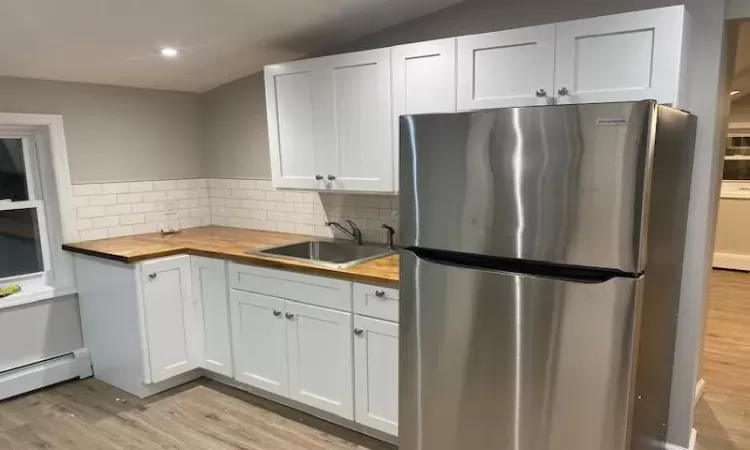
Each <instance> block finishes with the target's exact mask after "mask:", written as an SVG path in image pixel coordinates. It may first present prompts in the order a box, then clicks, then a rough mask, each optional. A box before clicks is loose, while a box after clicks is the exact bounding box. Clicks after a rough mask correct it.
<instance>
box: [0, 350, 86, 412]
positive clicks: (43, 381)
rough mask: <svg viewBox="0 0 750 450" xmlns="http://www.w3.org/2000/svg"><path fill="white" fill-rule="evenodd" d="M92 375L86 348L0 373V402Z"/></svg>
mask: <svg viewBox="0 0 750 450" xmlns="http://www.w3.org/2000/svg"><path fill="white" fill-rule="evenodd" d="M91 375H92V371H91V357H90V356H89V351H88V350H86V349H85V348H81V349H78V350H75V351H73V352H71V353H67V354H64V355H60V356H57V357H54V358H50V359H46V360H44V361H39V362H36V363H32V364H27V365H25V366H21V367H17V368H15V369H9V370H6V371H4V372H2V373H0V400H5V399H7V398H10V397H15V396H16V395H21V394H24V393H26V392H31V391H34V390H36V389H40V388H43V387H45V386H49V385H51V384H55V383H60V382H62V381H67V380H71V379H73V378H88V377H90V376H91Z"/></svg>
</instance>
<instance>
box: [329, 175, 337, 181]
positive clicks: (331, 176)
mask: <svg viewBox="0 0 750 450" xmlns="http://www.w3.org/2000/svg"><path fill="white" fill-rule="evenodd" d="M335 179H336V177H335V176H333V175H328V181H333V180H335Z"/></svg>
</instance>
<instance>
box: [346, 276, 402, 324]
mask: <svg viewBox="0 0 750 450" xmlns="http://www.w3.org/2000/svg"><path fill="white" fill-rule="evenodd" d="M398 298H399V292H398V289H390V288H384V287H381V286H372V285H369V284H361V283H354V289H353V295H352V299H353V303H354V312H355V313H356V314H362V315H363V316H370V317H375V318H377V319H384V320H389V321H391V322H398V320H399V302H398Z"/></svg>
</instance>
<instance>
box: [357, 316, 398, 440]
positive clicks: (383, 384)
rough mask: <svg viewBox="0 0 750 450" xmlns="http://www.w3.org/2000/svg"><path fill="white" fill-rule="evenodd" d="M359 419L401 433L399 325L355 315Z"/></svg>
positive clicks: (381, 428) (382, 429)
mask: <svg viewBox="0 0 750 450" xmlns="http://www.w3.org/2000/svg"><path fill="white" fill-rule="evenodd" d="M354 333H355V338H354V384H355V405H356V406H355V420H356V421H357V422H359V423H361V424H363V425H367V426H369V427H372V428H375V429H377V430H380V431H383V432H386V433H389V434H392V435H398V325H397V324H395V323H391V322H384V321H382V320H376V319H370V318H367V317H360V316H354Z"/></svg>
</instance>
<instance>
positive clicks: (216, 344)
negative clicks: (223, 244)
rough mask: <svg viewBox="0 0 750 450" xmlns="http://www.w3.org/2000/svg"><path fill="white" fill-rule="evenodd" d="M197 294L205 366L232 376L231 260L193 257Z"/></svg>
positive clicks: (202, 359)
mask: <svg viewBox="0 0 750 450" xmlns="http://www.w3.org/2000/svg"><path fill="white" fill-rule="evenodd" d="M190 264H191V266H192V270H193V274H192V280H193V296H194V298H195V301H196V304H197V311H196V312H197V314H198V318H197V322H198V324H201V325H202V327H199V329H198V330H197V331H198V333H197V334H198V340H199V341H200V344H201V348H202V350H203V351H202V356H201V367H203V368H204V369H207V370H210V371H212V372H216V373H220V374H222V375H225V376H228V377H231V376H232V373H233V372H232V343H231V328H230V322H229V290H228V287H227V271H226V267H227V263H226V262H225V261H222V260H218V259H210V258H203V257H200V256H192V257H191V259H190Z"/></svg>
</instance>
